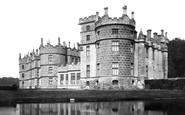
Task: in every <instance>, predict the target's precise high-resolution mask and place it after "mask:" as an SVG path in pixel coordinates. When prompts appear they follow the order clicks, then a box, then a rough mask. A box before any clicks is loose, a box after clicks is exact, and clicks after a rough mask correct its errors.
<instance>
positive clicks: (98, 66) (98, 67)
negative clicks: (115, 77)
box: [97, 63, 100, 75]
mask: <svg viewBox="0 0 185 115" xmlns="http://www.w3.org/2000/svg"><path fill="white" fill-rule="evenodd" d="M99 71H100V63H97V73H98V75H99Z"/></svg>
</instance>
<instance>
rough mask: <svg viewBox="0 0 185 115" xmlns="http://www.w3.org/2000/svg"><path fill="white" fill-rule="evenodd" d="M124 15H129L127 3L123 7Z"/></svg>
mask: <svg viewBox="0 0 185 115" xmlns="http://www.w3.org/2000/svg"><path fill="white" fill-rule="evenodd" d="M123 15H127V6H126V5H125V6H124V7H123Z"/></svg>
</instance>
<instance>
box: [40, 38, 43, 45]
mask: <svg viewBox="0 0 185 115" xmlns="http://www.w3.org/2000/svg"><path fill="white" fill-rule="evenodd" d="M40 45H41V46H43V38H41V44H40Z"/></svg>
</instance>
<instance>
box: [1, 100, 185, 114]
mask: <svg viewBox="0 0 185 115" xmlns="http://www.w3.org/2000/svg"><path fill="white" fill-rule="evenodd" d="M180 102H181V101H180ZM180 102H176V101H173V102H171V101H170V100H169V101H120V102H85V103H38V104H33V103H32V104H28V103H27V104H17V105H16V107H15V108H13V109H12V107H10V108H7V107H6V109H3V107H0V115H3V114H4V113H5V114H7V115H15V114H16V115H173V114H175V113H178V115H184V113H185V111H184V109H185V107H184V105H185V104H184V103H180ZM175 104H176V105H175ZM177 105H178V106H177ZM179 105H180V106H179ZM4 108H5V107H4ZM181 109H182V110H183V111H182V110H181ZM1 110H3V111H1ZM11 110H12V111H11ZM3 112H4V113H3ZM8 112H9V113H8Z"/></svg>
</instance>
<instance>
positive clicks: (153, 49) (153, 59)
mask: <svg viewBox="0 0 185 115" xmlns="http://www.w3.org/2000/svg"><path fill="white" fill-rule="evenodd" d="M153 60H155V50H154V49H153Z"/></svg>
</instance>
